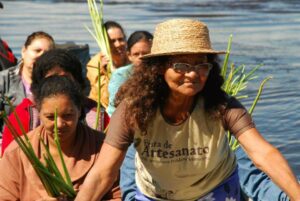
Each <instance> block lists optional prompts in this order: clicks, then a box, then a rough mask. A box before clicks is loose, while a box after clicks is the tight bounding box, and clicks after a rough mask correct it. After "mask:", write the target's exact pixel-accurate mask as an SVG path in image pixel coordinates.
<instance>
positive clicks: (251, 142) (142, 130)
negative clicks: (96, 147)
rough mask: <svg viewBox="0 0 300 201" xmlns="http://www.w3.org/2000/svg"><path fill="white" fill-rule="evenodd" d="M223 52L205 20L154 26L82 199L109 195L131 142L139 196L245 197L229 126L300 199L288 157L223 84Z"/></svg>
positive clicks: (291, 194)
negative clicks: (219, 60) (148, 49)
mask: <svg viewBox="0 0 300 201" xmlns="http://www.w3.org/2000/svg"><path fill="white" fill-rule="evenodd" d="M221 53H224V52H221V51H216V50H214V49H213V48H212V46H211V43H210V39H209V33H208V29H207V26H206V25H205V24H204V23H202V22H200V21H194V20H190V19H174V20H168V21H166V22H163V23H161V24H159V25H158V26H157V27H156V30H155V33H154V40H153V46H152V49H151V53H150V54H148V55H145V56H144V57H143V59H144V62H143V64H142V65H141V66H140V68H137V69H138V70H136V71H135V72H134V73H133V75H132V76H131V77H130V78H129V80H128V81H127V82H126V83H125V84H124V85H123V86H122V88H124V89H125V88H126V89H127V90H126V91H125V90H124V91H123V92H125V93H118V94H117V96H116V102H117V103H119V105H118V107H117V109H116V111H115V113H114V114H113V115H112V118H111V121H110V122H111V123H110V127H109V130H108V133H107V136H106V139H105V142H104V144H103V146H102V149H101V152H100V156H99V160H97V162H96V164H95V166H94V167H95V168H93V169H92V170H91V171H90V172H89V175H88V177H87V179H86V180H85V182H84V185H83V188H82V190H81V191H80V192H79V194H78V196H77V198H76V200H80V201H83V200H99V198H101V197H102V196H103V195H104V194H105V192H106V191H107V190H108V189H109V188H110V186H111V185H112V183H113V181H114V179H115V177H116V176H117V175H118V171H119V168H120V165H121V164H122V161H123V159H124V156H125V153H126V150H127V148H128V146H129V145H130V144H131V143H132V142H134V144H135V147H136V150H137V154H136V158H135V163H136V183H137V187H138V189H137V194H136V200H188V201H189V200H217V201H219V200H239V193H240V192H239V182H238V174H237V165H236V159H235V155H234V154H233V152H232V151H231V149H230V148H229V146H228V143H227V137H226V135H225V134H224V133H225V130H229V131H230V132H232V133H233V134H234V135H235V137H236V138H237V139H238V140H239V142H240V144H241V145H242V147H243V148H244V150H245V151H246V152H247V154H248V155H249V156H250V158H251V159H252V160H253V162H254V163H255V164H256V165H257V167H259V168H260V169H262V170H263V171H264V172H266V173H267V174H268V175H269V176H270V177H271V179H272V180H273V181H275V183H277V184H278V185H279V186H280V188H282V189H283V190H284V191H285V192H286V193H287V194H288V195H289V197H290V198H291V199H292V200H300V186H299V184H298V182H297V180H296V178H295V176H294V174H293V173H292V171H291V169H290V167H289V166H288V164H287V162H286V160H285V159H284V158H283V156H282V155H281V154H280V153H279V151H278V150H277V149H276V148H274V147H273V146H272V145H270V144H269V143H268V142H266V141H265V140H264V139H263V138H262V137H261V135H260V134H259V132H258V131H257V129H256V128H255V125H254V123H253V122H252V119H251V117H250V115H249V114H248V113H247V111H246V109H244V107H243V106H242V105H241V104H240V103H239V102H238V101H237V100H236V99H234V98H232V97H228V96H227V95H226V94H225V92H224V91H223V90H222V89H221V86H222V84H223V80H222V78H221V76H220V68H219V65H218V63H217V57H216V56H217V55H218V54H221ZM122 88H121V90H122ZM107 156H109V157H107ZM282 178H284V179H282Z"/></svg>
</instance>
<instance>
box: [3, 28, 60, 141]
mask: <svg viewBox="0 0 300 201" xmlns="http://www.w3.org/2000/svg"><path fill="white" fill-rule="evenodd" d="M53 48H54V40H53V38H52V36H50V35H49V34H48V33H46V32H43V31H37V32H33V33H32V34H30V35H29V36H28V37H27V39H26V41H25V43H24V45H23V47H22V51H21V55H22V59H21V61H20V63H19V64H18V65H17V66H13V67H10V68H8V69H6V70H3V71H0V111H5V112H6V113H7V114H10V113H11V110H10V106H9V105H8V103H7V100H5V97H7V98H8V99H9V101H10V102H11V103H12V105H13V106H16V105H18V104H19V103H21V101H22V100H23V98H26V97H30V96H31V91H30V84H31V82H32V79H31V73H32V69H33V65H34V63H35V61H36V59H37V58H39V57H40V56H41V55H42V54H43V53H44V52H46V51H48V50H50V49H53ZM2 129H3V120H2V119H0V145H1V142H2Z"/></svg>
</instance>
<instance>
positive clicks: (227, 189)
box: [135, 170, 240, 201]
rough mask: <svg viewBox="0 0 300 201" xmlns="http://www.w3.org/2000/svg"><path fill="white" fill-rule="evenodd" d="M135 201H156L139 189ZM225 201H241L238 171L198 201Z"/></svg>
mask: <svg viewBox="0 0 300 201" xmlns="http://www.w3.org/2000/svg"><path fill="white" fill-rule="evenodd" d="M135 200H137V201H155V200H154V199H151V198H149V197H147V196H145V195H143V194H142V193H141V192H140V191H139V189H138V188H137V190H136V196H135ZM207 200H216V201H223V200H224V201H225V200H235V201H240V185H239V175H238V171H237V170H235V171H234V173H232V174H231V176H230V177H229V178H227V179H226V180H225V181H224V182H222V183H221V184H220V185H219V186H217V187H216V188H215V189H213V190H212V191H211V192H209V193H207V194H206V195H205V196H203V197H201V198H199V199H197V201H207Z"/></svg>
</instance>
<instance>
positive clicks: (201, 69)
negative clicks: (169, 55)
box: [173, 63, 212, 76]
mask: <svg viewBox="0 0 300 201" xmlns="http://www.w3.org/2000/svg"><path fill="white" fill-rule="evenodd" d="M173 69H174V71H175V72H176V73H180V74H185V73H188V72H191V71H195V72H197V73H198V74H199V75H202V76H208V74H209V71H210V70H211V69H212V64H210V63H201V64H196V65H194V66H192V65H190V64H187V63H174V64H173Z"/></svg>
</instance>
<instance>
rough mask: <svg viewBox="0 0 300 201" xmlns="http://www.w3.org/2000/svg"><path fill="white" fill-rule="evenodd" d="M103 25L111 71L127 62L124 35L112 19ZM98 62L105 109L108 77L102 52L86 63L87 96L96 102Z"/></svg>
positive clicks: (105, 60) (102, 101) (122, 30)
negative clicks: (108, 49)
mask: <svg viewBox="0 0 300 201" xmlns="http://www.w3.org/2000/svg"><path fill="white" fill-rule="evenodd" d="M104 27H105V28H106V30H107V34H108V39H109V44H110V48H111V54H112V63H113V66H111V70H112V72H113V71H114V70H115V69H117V68H119V67H121V66H125V65H126V64H128V62H129V61H128V57H127V54H126V47H127V43H126V35H125V32H124V29H123V28H122V26H121V25H120V24H119V23H117V22H114V21H107V22H105V23H104ZM99 62H100V74H101V75H100V80H101V86H100V91H101V99H100V102H101V105H102V106H103V107H104V108H105V109H106V108H107V106H108V99H109V94H108V83H109V78H108V77H107V74H106V73H105V72H106V66H107V64H108V62H109V61H108V58H107V56H106V55H104V54H103V53H102V52H100V53H98V54H96V55H95V56H94V57H93V58H92V59H91V60H90V61H89V62H88V64H87V78H88V80H89V81H90V88H91V89H90V93H89V98H91V99H93V100H94V101H97V102H98V92H99V87H98V79H99V78H98V70H97V69H98V64H99Z"/></svg>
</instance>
